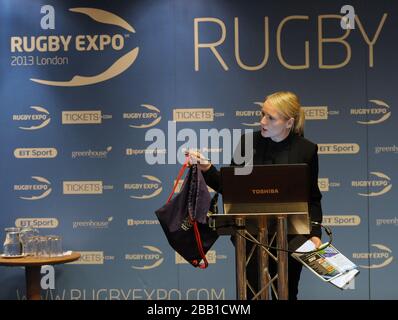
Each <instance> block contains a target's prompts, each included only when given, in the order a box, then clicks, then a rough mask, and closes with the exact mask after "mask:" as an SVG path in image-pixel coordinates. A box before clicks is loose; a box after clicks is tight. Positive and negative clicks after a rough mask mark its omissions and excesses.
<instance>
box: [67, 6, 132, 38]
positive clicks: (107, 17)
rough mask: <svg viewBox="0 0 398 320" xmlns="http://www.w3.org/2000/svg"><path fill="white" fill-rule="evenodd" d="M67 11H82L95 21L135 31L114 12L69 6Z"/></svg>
mask: <svg viewBox="0 0 398 320" xmlns="http://www.w3.org/2000/svg"><path fill="white" fill-rule="evenodd" d="M69 11H72V12H77V13H83V14H86V15H88V16H89V17H90V18H91V19H93V20H95V21H98V22H101V23H106V24H112V25H115V26H119V27H122V28H123V29H126V30H127V31H130V32H133V33H135V30H134V28H133V27H132V26H131V25H130V24H129V23H128V22H127V21H126V20H124V19H122V18H120V17H119V16H117V15H116V14H114V13H111V12H108V11H105V10H101V9H95V8H70V9H69Z"/></svg>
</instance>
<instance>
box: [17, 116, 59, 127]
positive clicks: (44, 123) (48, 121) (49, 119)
mask: <svg viewBox="0 0 398 320" xmlns="http://www.w3.org/2000/svg"><path fill="white" fill-rule="evenodd" d="M50 121H51V118H48V119H47V120H45V121H43V122H42V123H41V124H40V125H38V126H30V127H18V128H19V129H22V130H38V129H41V128H44V127H45V126H46V125H48V124H49V123H50Z"/></svg>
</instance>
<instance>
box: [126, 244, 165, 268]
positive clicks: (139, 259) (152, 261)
mask: <svg viewBox="0 0 398 320" xmlns="http://www.w3.org/2000/svg"><path fill="white" fill-rule="evenodd" d="M142 247H143V248H144V249H146V252H143V253H142V252H140V253H128V254H125V256H124V258H125V260H127V261H133V265H132V266H131V268H133V269H136V270H150V269H154V268H157V267H159V266H160V265H161V264H162V263H163V260H164V258H163V253H162V251H160V250H159V249H158V248H156V247H154V246H142Z"/></svg>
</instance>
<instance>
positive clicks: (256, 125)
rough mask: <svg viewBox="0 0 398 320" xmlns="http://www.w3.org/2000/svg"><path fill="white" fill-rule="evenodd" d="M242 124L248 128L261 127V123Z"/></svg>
mask: <svg viewBox="0 0 398 320" xmlns="http://www.w3.org/2000/svg"><path fill="white" fill-rule="evenodd" d="M242 124H243V125H244V126H248V127H258V126H259V125H260V122H254V123H246V122H242Z"/></svg>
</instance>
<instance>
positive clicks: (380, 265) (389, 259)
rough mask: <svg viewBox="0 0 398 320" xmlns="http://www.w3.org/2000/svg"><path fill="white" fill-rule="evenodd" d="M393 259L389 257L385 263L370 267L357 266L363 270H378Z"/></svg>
mask: <svg viewBox="0 0 398 320" xmlns="http://www.w3.org/2000/svg"><path fill="white" fill-rule="evenodd" d="M393 259H394V257H389V258H388V259H387V260H386V261H384V262H383V263H381V264H372V265H370V266H364V265H359V266H360V267H361V268H364V269H379V268H384V267H385V266H387V265H389V264H390V263H391V262H392V260H393Z"/></svg>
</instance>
